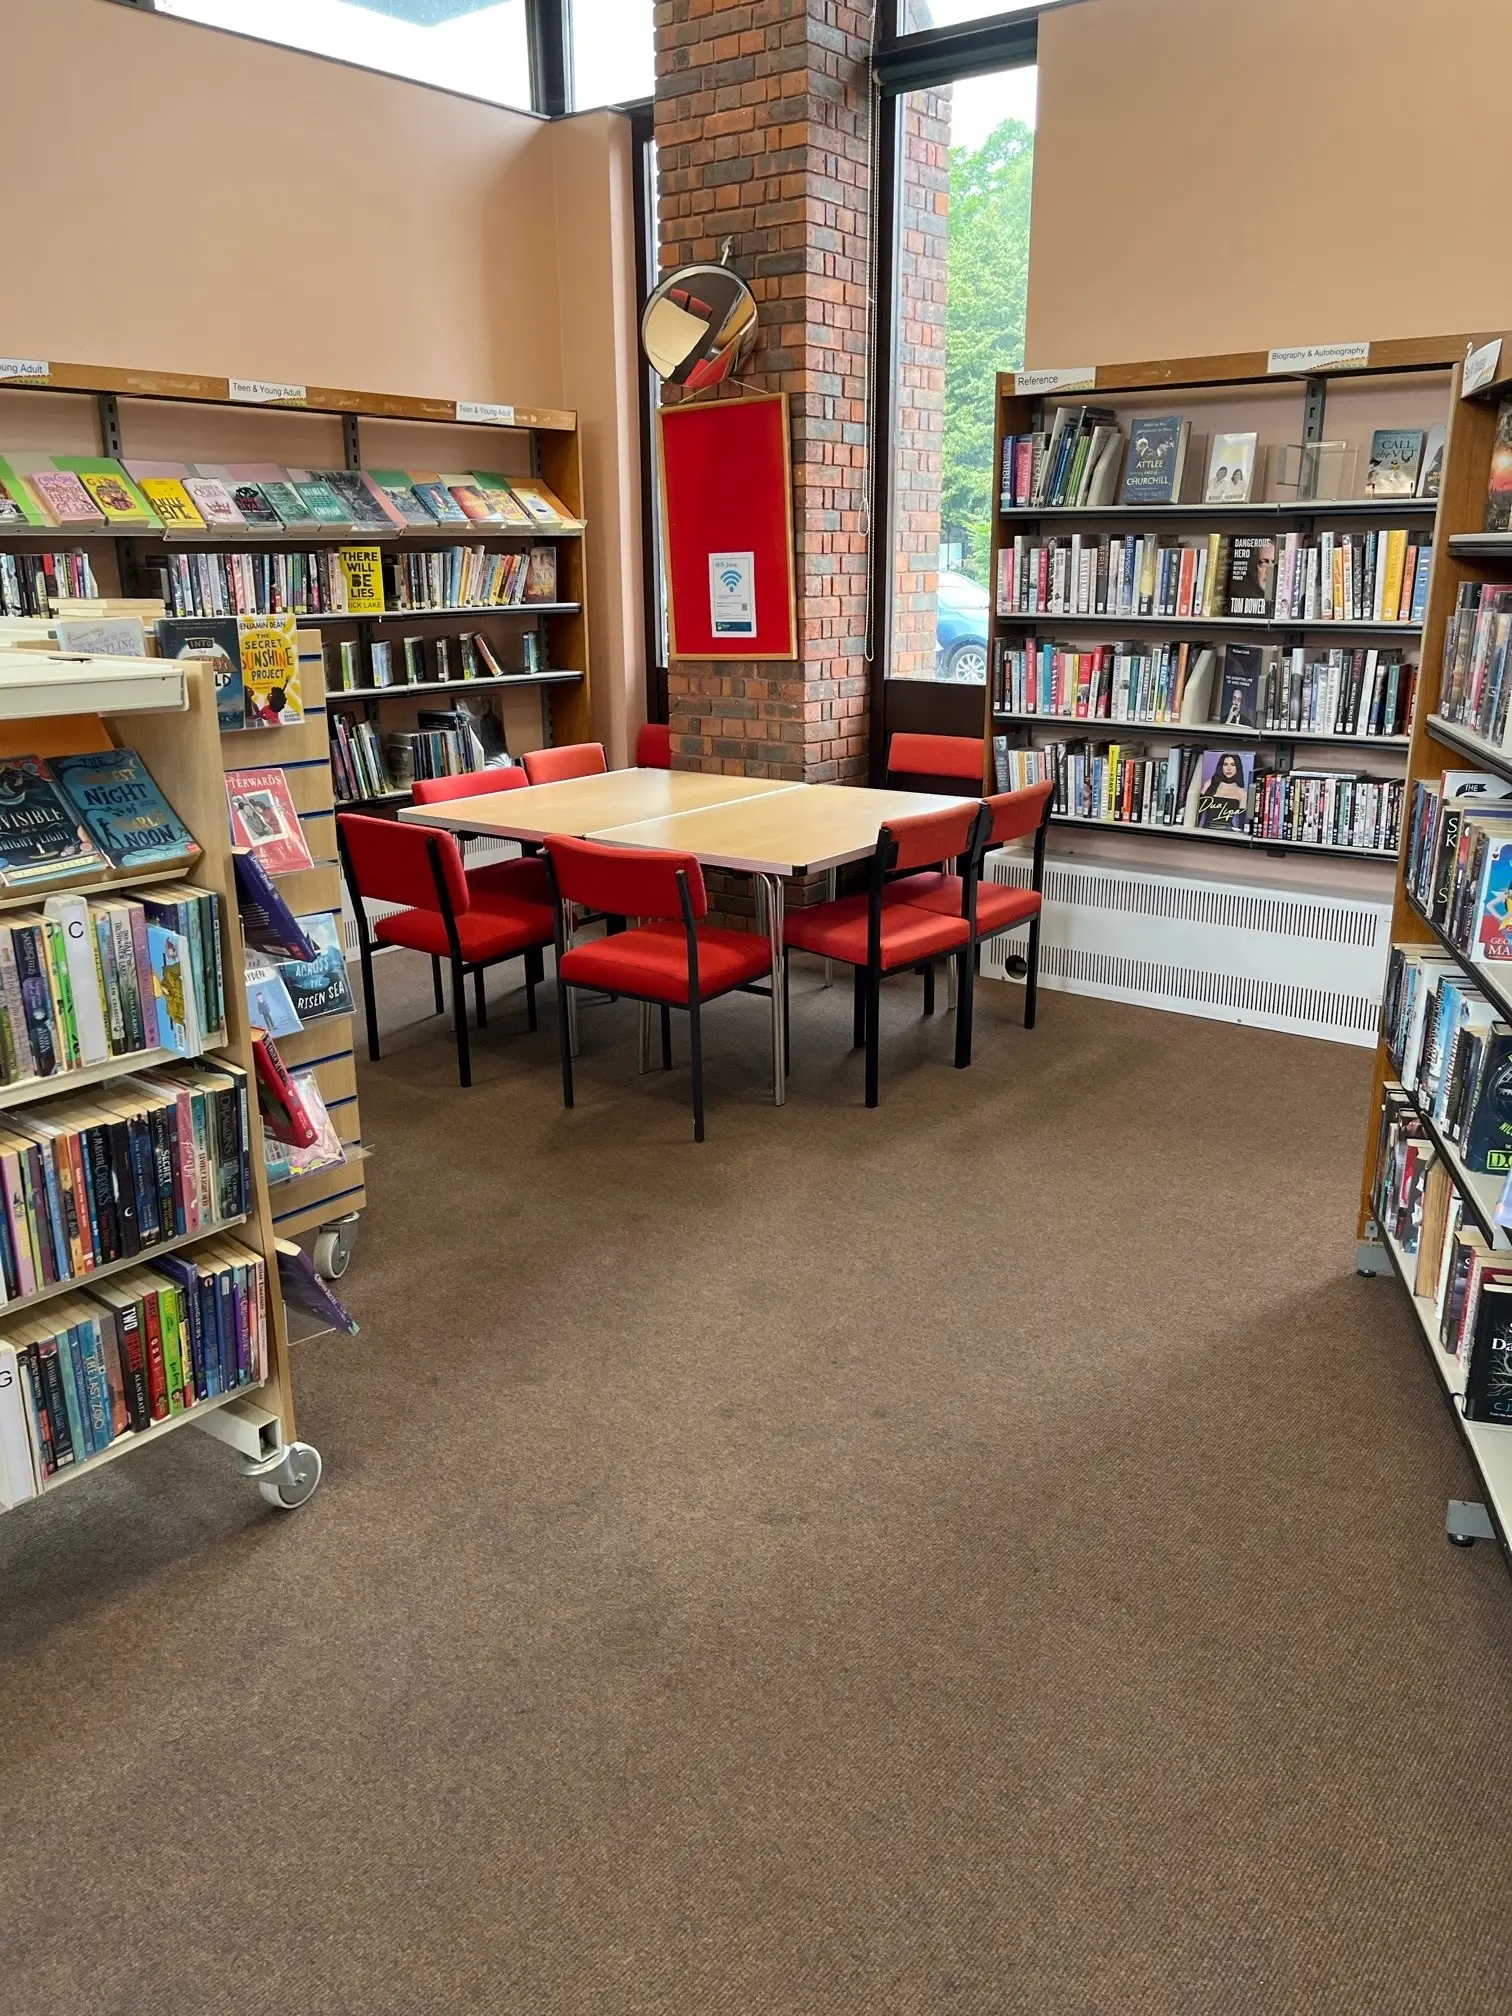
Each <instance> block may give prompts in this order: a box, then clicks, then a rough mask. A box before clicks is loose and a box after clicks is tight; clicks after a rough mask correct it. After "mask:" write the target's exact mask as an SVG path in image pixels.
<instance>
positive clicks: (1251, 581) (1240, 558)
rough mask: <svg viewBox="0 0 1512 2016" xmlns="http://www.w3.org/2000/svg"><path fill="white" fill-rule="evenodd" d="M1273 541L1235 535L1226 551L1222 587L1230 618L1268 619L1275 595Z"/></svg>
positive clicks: (1256, 534) (1256, 535) (1259, 537)
mask: <svg viewBox="0 0 1512 2016" xmlns="http://www.w3.org/2000/svg"><path fill="white" fill-rule="evenodd" d="M1275 583H1276V542H1275V540H1274V539H1272V538H1268V537H1266V536H1265V535H1264V534H1262V533H1241V534H1238V535H1236V537H1235V538H1234V540H1233V542H1232V544H1231V546H1230V548H1229V570H1228V583H1227V588H1226V591H1225V592H1226V605H1227V613H1228V614H1229V615H1230V616H1255V617H1268V616H1269V615H1270V613H1271V604H1272V601H1273V599H1274V595H1275Z"/></svg>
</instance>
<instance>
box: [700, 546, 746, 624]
mask: <svg viewBox="0 0 1512 2016" xmlns="http://www.w3.org/2000/svg"><path fill="white" fill-rule="evenodd" d="M709 627H710V628H711V629H712V630H713V632H714V635H715V636H716V637H754V636H755V635H756V555H755V554H754V553H711V554H710V555H709Z"/></svg>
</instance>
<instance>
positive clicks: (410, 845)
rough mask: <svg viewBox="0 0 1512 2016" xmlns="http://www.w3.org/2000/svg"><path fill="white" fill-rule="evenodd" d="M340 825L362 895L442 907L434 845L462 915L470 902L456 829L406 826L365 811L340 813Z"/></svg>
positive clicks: (458, 913)
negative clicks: (453, 833)
mask: <svg viewBox="0 0 1512 2016" xmlns="http://www.w3.org/2000/svg"><path fill="white" fill-rule="evenodd" d="M336 825H337V829H338V831H339V832H340V835H341V841H342V845H343V846H344V847H345V849H346V857H347V860H348V861H349V862H350V864H351V869H352V878H353V880H354V881H355V882H356V884H357V891H358V894H359V895H361V896H369V897H371V898H372V899H373V901H374V902H377V903H402V904H403V905H404V907H405V908H406V909H407V910H437V911H439V910H440V908H441V899H440V896H439V895H438V894H437V891H436V878H435V875H434V873H433V872H432V870H431V859H432V853H431V850H432V848H434V849H436V851H437V854H438V855H439V858H440V862H441V875H442V881H443V885H444V887H445V889H446V894H447V899H448V901H449V902H450V904H451V907H452V914H453V916H457V917H460V916H461V915H462V912H463V911H464V910H465V909H466V908H467V907H468V895H467V877H466V876H465V875H464V874H463V872H462V850H461V848H460V847H458V845H457V843H456V841H455V840H454V839H453V838H452V836H451V834H450V833H437V832H435V831H434V830H433V829H430V828H428V827H424V826H405V825H401V824H400V822H399V821H398V820H397V819H366V818H364V817H363V815H362V814H361V813H360V812H338V813H337V815H336Z"/></svg>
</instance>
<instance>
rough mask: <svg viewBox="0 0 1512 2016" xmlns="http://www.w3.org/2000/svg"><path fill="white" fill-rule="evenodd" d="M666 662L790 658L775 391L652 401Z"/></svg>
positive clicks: (782, 404) (786, 533)
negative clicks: (656, 438) (657, 451)
mask: <svg viewBox="0 0 1512 2016" xmlns="http://www.w3.org/2000/svg"><path fill="white" fill-rule="evenodd" d="M656 424H657V429H658V432H659V434H660V437H661V440H660V447H661V453H660V455H659V456H658V458H657V460H658V463H659V466H660V476H661V492H662V505H663V510H662V514H661V519H662V539H663V550H664V553H665V557H666V581H667V591H668V592H667V605H668V607H667V614H668V619H669V621H668V632H669V636H668V646H669V650H670V654H671V656H672V657H673V658H738V659H755V658H789V659H790V658H794V657H796V656H797V653H798V612H797V606H796V593H795V589H796V581H795V569H794V562H793V477H792V458H791V454H790V451H789V440H790V433H789V427H790V421H789V414H788V403H787V397H786V395H785V394H784V393H781V392H756V393H747V394H746V395H745V396H744V397H743V398H740V399H703V400H696V401H692V402H690V403H687V404H684V405H678V406H659V407H658V408H657V412H656Z"/></svg>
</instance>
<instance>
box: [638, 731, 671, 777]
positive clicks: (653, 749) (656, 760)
mask: <svg viewBox="0 0 1512 2016" xmlns="http://www.w3.org/2000/svg"><path fill="white" fill-rule="evenodd" d="M635 767H636V769H637V770H670V769H671V768H672V730H671V729H670V728H669V727H668V726H667V724H666V722H665V721H648V722H647V723H646V725H645V727H644V728H642V730H641V731H640V733H639V735H637V736H636V738H635Z"/></svg>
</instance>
